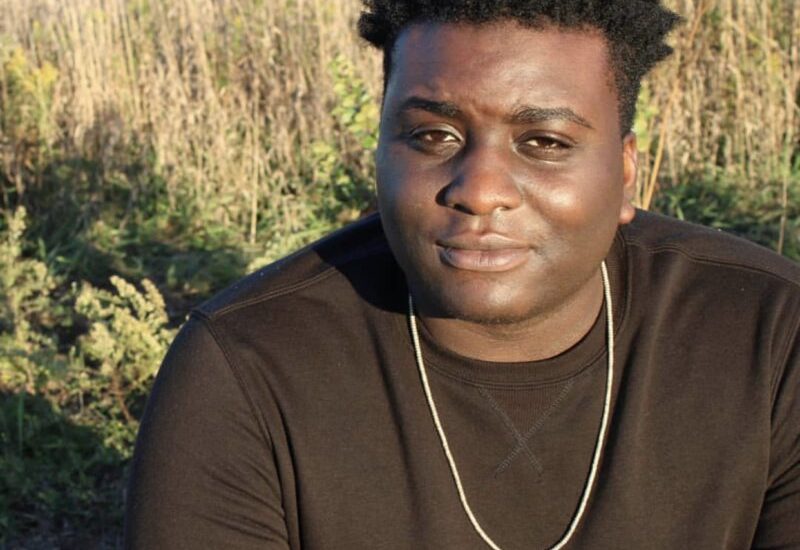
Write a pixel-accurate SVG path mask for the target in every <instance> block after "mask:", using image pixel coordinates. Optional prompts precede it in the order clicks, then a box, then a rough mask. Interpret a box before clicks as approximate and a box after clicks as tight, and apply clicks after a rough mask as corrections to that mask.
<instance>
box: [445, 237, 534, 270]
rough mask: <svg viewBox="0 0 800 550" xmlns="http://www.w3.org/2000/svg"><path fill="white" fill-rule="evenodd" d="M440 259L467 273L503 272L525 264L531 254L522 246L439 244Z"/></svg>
mask: <svg viewBox="0 0 800 550" xmlns="http://www.w3.org/2000/svg"><path fill="white" fill-rule="evenodd" d="M437 249H438V252H439V258H440V260H441V261H442V263H444V264H445V265H448V266H450V267H453V268H455V269H461V270H466V271H484V272H494V273H497V272H503V271H510V270H512V269H514V268H516V267H518V266H520V265H521V264H523V263H524V262H525V261H526V260H527V258H528V254H529V253H530V249H529V248H524V247H521V246H507V247H503V246H498V245H497V244H494V245H487V244H484V245H478V244H476V245H475V246H474V247H462V246H446V245H443V244H438V245H437Z"/></svg>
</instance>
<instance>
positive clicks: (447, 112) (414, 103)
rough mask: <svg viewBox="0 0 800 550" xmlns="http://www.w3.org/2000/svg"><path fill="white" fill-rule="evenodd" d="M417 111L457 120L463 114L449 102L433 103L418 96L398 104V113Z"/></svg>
mask: <svg viewBox="0 0 800 550" xmlns="http://www.w3.org/2000/svg"><path fill="white" fill-rule="evenodd" d="M414 109H419V110H422V111H428V112H429V113H433V114H435V115H441V116H443V117H447V118H458V117H459V116H461V115H462V114H463V113H462V111H461V109H459V108H458V106H457V105H456V104H455V103H450V102H449V101H433V100H430V99H424V98H422V97H418V96H412V97H409V98H408V99H406V100H405V101H403V103H401V104H400V108H399V109H398V111H399V112H401V113H402V112H403V111H411V110H414Z"/></svg>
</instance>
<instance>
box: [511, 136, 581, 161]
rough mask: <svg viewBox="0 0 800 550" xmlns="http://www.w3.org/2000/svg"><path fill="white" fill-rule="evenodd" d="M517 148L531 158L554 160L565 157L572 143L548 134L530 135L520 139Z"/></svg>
mask: <svg viewBox="0 0 800 550" xmlns="http://www.w3.org/2000/svg"><path fill="white" fill-rule="evenodd" d="M517 148H518V151H519V152H520V153H522V154H524V155H525V156H527V157H530V158H531V159H536V160H550V161H556V160H562V159H564V158H566V156H567V155H569V153H570V150H571V149H572V145H571V144H570V143H568V142H566V141H564V140H560V139H556V138H554V137H550V136H530V137H527V138H525V139H523V140H521V141H520V143H519V145H518V146H517Z"/></svg>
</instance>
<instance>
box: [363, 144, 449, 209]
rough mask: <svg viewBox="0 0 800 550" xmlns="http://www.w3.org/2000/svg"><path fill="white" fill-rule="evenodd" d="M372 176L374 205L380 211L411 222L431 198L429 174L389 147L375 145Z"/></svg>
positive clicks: (428, 203) (432, 201) (429, 204)
mask: <svg viewBox="0 0 800 550" xmlns="http://www.w3.org/2000/svg"><path fill="white" fill-rule="evenodd" d="M376 176H377V192H378V206H379V208H380V210H381V213H382V214H383V215H386V216H390V217H392V218H395V219H396V220H399V221H406V222H408V223H413V221H414V220H415V219H417V218H420V217H422V216H423V210H424V209H426V208H428V209H429V208H430V207H431V205H432V204H433V203H434V202H435V194H432V193H433V192H432V191H431V185H430V181H429V180H430V178H429V177H426V175H425V174H423V173H421V172H420V170H418V169H417V168H416V165H415V163H414V162H413V161H411V160H409V159H406V158H404V157H403V156H402V153H399V152H397V151H392V149H391V148H386V149H384V150H380V149H379V151H378V154H377V155H376Z"/></svg>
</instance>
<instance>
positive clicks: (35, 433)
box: [0, 392, 126, 549]
mask: <svg viewBox="0 0 800 550" xmlns="http://www.w3.org/2000/svg"><path fill="white" fill-rule="evenodd" d="M125 471H126V460H125V459H124V458H123V457H122V456H120V455H119V454H118V453H116V452H115V451H114V450H112V449H110V448H108V447H107V446H105V445H104V444H103V441H102V440H101V438H100V437H99V436H98V435H97V434H96V433H95V432H94V431H92V430H91V429H89V428H87V427H84V426H77V425H75V424H74V423H72V422H70V421H69V420H68V419H67V418H66V417H65V415H64V414H62V413H60V412H59V411H57V410H56V409H55V408H54V407H53V406H52V405H51V403H49V402H48V401H47V400H46V399H44V398H42V397H40V396H36V395H31V394H27V393H8V392H2V393H0V472H2V473H0V548H8V549H12V548H14V549H16V548H25V549H38V548H61V549H72V548H75V549H78V548H81V549H92V548H98V549H99V548H116V547H120V546H121V538H122V514H123V503H124V491H123V488H124V478H125Z"/></svg>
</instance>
